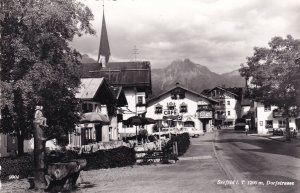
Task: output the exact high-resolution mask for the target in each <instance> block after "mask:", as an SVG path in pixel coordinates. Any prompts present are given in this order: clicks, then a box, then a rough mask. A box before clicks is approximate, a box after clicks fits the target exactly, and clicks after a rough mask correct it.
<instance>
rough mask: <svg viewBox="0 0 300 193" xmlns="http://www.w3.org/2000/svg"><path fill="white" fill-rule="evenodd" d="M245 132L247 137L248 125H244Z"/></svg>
mask: <svg viewBox="0 0 300 193" xmlns="http://www.w3.org/2000/svg"><path fill="white" fill-rule="evenodd" d="M245 132H246V135H248V132H249V125H248V124H246V125H245Z"/></svg>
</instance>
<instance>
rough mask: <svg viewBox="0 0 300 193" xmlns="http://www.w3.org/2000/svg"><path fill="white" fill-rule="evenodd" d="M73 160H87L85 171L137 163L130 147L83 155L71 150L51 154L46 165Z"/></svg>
mask: <svg viewBox="0 0 300 193" xmlns="http://www.w3.org/2000/svg"><path fill="white" fill-rule="evenodd" d="M73 159H86V161H87V166H86V168H85V169H84V170H90V169H101V168H114V167H124V166H128V165H133V164H134V163H135V158H134V151H133V148H128V147H119V148H114V149H108V150H99V151H96V152H94V153H82V154H81V155H79V154H77V152H75V151H71V150H68V151H65V152H61V151H57V152H51V153H50V154H49V156H47V159H46V163H48V164H50V163H55V162H67V161H70V160H73Z"/></svg>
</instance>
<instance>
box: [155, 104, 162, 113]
mask: <svg viewBox="0 0 300 193" xmlns="http://www.w3.org/2000/svg"><path fill="white" fill-rule="evenodd" d="M161 113H162V105H160V104H157V105H156V106H155V114H161Z"/></svg>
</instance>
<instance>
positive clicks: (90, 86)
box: [75, 78, 104, 99]
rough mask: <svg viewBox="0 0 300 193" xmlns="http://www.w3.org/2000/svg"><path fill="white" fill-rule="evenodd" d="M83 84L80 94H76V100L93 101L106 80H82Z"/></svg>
mask: <svg viewBox="0 0 300 193" xmlns="http://www.w3.org/2000/svg"><path fill="white" fill-rule="evenodd" d="M80 81H81V84H80V88H79V90H78V93H76V94H75V97H76V98H80V99H93V98H94V97H95V95H96V93H97V91H98V88H99V87H100V86H101V85H102V83H103V81H104V78H81V79H80Z"/></svg>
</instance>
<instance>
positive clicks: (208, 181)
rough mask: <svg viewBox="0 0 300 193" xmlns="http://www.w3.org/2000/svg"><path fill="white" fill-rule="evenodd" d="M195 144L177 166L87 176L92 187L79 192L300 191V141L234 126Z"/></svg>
mask: <svg viewBox="0 0 300 193" xmlns="http://www.w3.org/2000/svg"><path fill="white" fill-rule="evenodd" d="M191 142H192V144H191V146H190V148H189V150H188V151H187V152H186V154H185V155H184V156H182V157H181V158H180V160H179V161H178V162H177V163H176V164H171V165H150V166H134V167H126V168H114V169H108V170H95V171H89V172H84V173H83V175H82V176H83V182H85V183H87V184H86V185H87V186H86V188H84V187H85V185H81V188H79V189H78V191H77V192H81V191H87V192H266V193H267V192H297V190H299V185H300V184H299V182H300V175H299V174H300V172H299V169H300V160H299V157H300V156H299V155H300V152H299V151H300V149H299V144H300V143H299V142H300V141H299V139H297V140H295V141H293V142H291V143H287V142H279V141H275V140H270V139H267V138H264V137H259V136H255V135H248V136H246V135H245V134H244V133H243V132H240V131H234V130H233V129H231V128H229V129H223V130H221V131H218V132H217V131H214V132H213V133H206V134H205V136H200V137H199V138H192V139H191ZM268 181H269V182H268ZM276 181H278V182H277V184H276ZM279 182H287V183H289V184H285V185H283V184H279ZM85 183H83V184H85ZM291 183H294V184H291Z"/></svg>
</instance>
